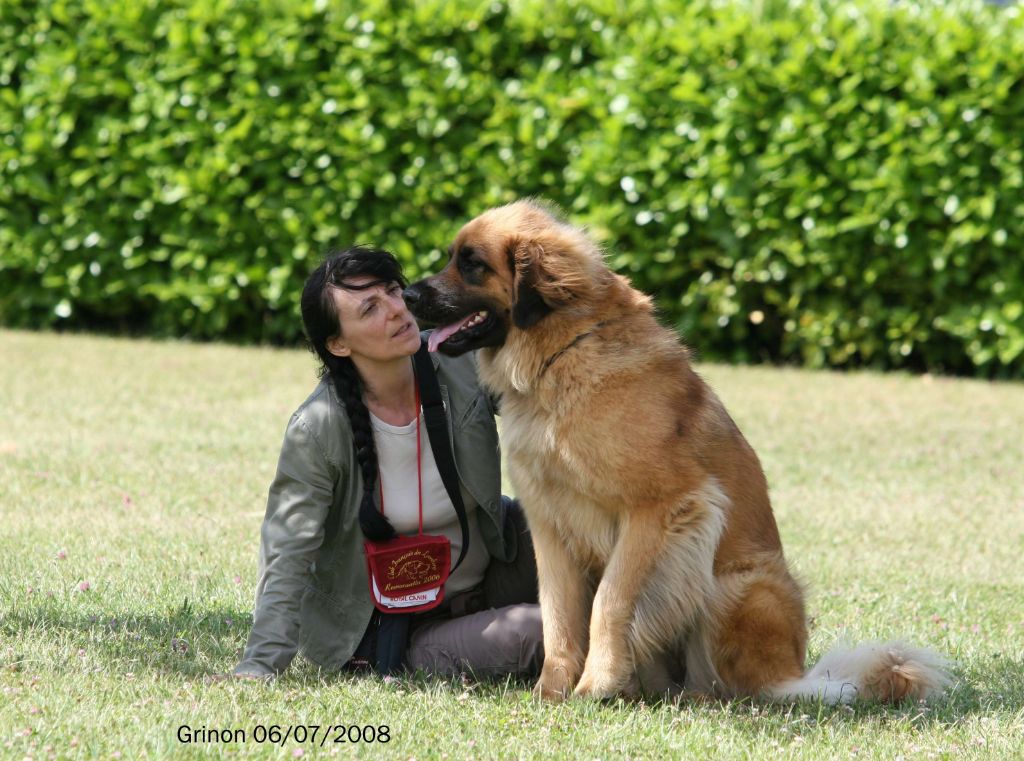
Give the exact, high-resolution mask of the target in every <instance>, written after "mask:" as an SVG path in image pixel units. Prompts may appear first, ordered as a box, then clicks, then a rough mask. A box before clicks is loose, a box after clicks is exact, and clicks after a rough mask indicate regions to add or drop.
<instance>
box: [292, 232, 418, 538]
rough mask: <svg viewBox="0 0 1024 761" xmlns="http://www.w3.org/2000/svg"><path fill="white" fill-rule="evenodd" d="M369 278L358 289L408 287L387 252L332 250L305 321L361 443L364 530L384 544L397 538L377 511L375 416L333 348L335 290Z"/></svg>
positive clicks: (355, 376) (305, 294) (306, 301)
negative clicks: (384, 285)
mask: <svg viewBox="0 0 1024 761" xmlns="http://www.w3.org/2000/svg"><path fill="white" fill-rule="evenodd" d="M360 275H369V276H371V277H373V278H375V279H374V281H372V282H370V283H367V284H366V285H364V286H360V287H359V288H358V290H362V289H363V288H370V287H373V286H375V285H378V284H380V283H398V284H399V285H401V286H402V287H405V285H406V281H405V278H404V277H403V276H402V270H401V266H400V265H399V264H398V261H397V260H396V259H395V257H394V256H393V255H391V254H390V253H388V252H386V251H381V250H378V249H372V248H368V247H365V246H354V247H352V248H349V249H346V250H344V251H331V252H329V253H328V254H327V257H326V258H325V259H324V261H323V262H322V263H321V264H320V266H319V267H317V268H316V269H315V270H314V271H313V273H312V274H311V275H310V276H309V278H308V279H307V280H306V285H305V287H304V288H303V289H302V299H301V308H302V322H303V325H304V326H305V328H306V340H307V343H308V346H309V349H310V351H312V352H314V353H315V354H316V355H317V356H318V357H319V359H320V363H321V366H320V369H319V376H320V377H321V378H323V377H324V376H325V375H329V376H330V378H331V381H332V383H333V384H334V388H335V391H336V392H337V394H338V398H339V399H340V400H341V402H342V404H344V405H345V411H346V412H347V414H348V419H349V425H350V426H351V428H352V439H353V443H354V445H355V455H356V461H357V462H358V463H359V470H360V472H361V473H362V476H363V499H362V502H361V503H360V505H359V526H360V528H361V529H362V531H363V535H364V536H365V537H366V538H367V539H370V540H371V541H384V540H386V539H391V538H392V537H394V536H396V532H395V529H394V527H393V526H392V525H391V521H389V520H388V519H387V518H385V517H384V515H383V514H382V513H381V512H380V511H379V510H378V509H377V506H376V504H375V503H374V499H373V493H374V490H375V488H376V486H377V479H378V471H377V450H376V447H375V446H374V443H373V428H372V427H371V425H370V412H369V410H367V408H366V403H365V402H364V401H363V382H362V379H361V378H360V377H359V372H358V371H357V370H356V366H355V364H354V363H353V362H352V360H351V359H350V358H349V357H338V356H336V355H334V354H331V352H330V351H329V350H328V349H327V342H328V341H329V340H330V339H331V338H333V337H335V336H337V335H339V334H340V333H341V330H342V326H341V324H340V322H339V320H338V314H337V310H336V307H335V305H334V299H333V297H332V296H331V293H330V291H331V288H352V286H350V285H348V284H346V282H345V281H346V280H347V279H350V278H352V277H357V276H360ZM332 518H333V520H330V521H329V523H330V525H329V526H328V531H333V526H334V524H335V522H336V519H337V516H332Z"/></svg>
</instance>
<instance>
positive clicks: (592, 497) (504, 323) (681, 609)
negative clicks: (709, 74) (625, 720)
mask: <svg viewBox="0 0 1024 761" xmlns="http://www.w3.org/2000/svg"><path fill="white" fill-rule="evenodd" d="M450 254H451V260H450V262H449V263H448V265H447V266H446V267H445V268H444V270H443V271H442V272H440V273H439V274H437V275H435V276H433V277H430V278H427V279H426V280H423V281H420V282H419V283H416V284H414V285H413V286H411V287H410V288H409V290H408V291H407V292H406V300H407V302H408V303H409V306H410V308H411V309H412V311H413V312H414V313H415V314H416V315H417V316H418V317H420V318H422V319H424V320H427V321H430V322H434V323H438V324H440V325H442V327H439V328H438V329H437V330H435V332H434V333H433V335H432V337H431V339H430V348H431V349H432V350H437V349H440V351H442V352H444V353H448V354H452V355H455V354H461V353H464V352H466V351H470V350H473V349H482V350H481V351H480V353H479V359H480V374H481V378H482V380H483V382H484V383H485V384H486V385H487V386H488V387H489V388H490V389H492V390H493V391H494V392H496V393H498V394H500V395H501V413H502V422H503V440H504V443H505V445H506V447H507V451H508V458H509V467H510V471H511V477H512V481H513V483H514V484H515V486H516V489H517V492H518V495H519V497H520V499H521V501H522V504H523V507H524V509H525V511H526V515H527V518H528V521H529V525H530V529H531V531H532V534H533V541H534V545H535V548H536V554H537V564H538V575H539V579H540V596H541V600H540V602H541V613H542V617H543V621H544V648H545V653H546V657H545V661H544V669H543V672H542V673H541V677H540V680H539V682H538V685H537V691H538V692H539V694H541V695H542V696H544V697H547V698H552V699H561V698H564V697H566V696H568V695H569V693H571V692H573V691H575V693H576V694H577V695H584V696H593V697H608V696H612V695H615V694H620V693H621V694H633V693H637V692H644V693H665V692H669V693H674V692H676V691H678V690H679V689H681V688H682V686H683V684H681V682H683V680H685V682H684V684H685V688H686V690H687V691H694V692H700V693H706V694H717V695H720V696H734V695H752V696H761V697H768V698H772V699H777V700H789V699H794V698H797V697H812V698H813V697H818V698H821V699H823V700H826V701H829V702H837V701H847V700H850V699H852V698H854V697H855V696H861V697H868V698H873V699H879V700H897V699H900V698H904V697H914V698H919V697H927V696H930V695H932V694H935V693H938V692H939V691H941V689H942V687H943V686H944V685H945V683H946V682H947V681H948V678H947V676H946V675H945V673H944V671H943V669H942V659H940V658H939V657H938V656H936V655H935V654H933V653H931V652H929V651H926V650H915V649H911V648H907V647H904V646H903V645H901V644H899V643H889V644H884V645H862V646H860V647H858V648H855V649H853V650H851V651H845V652H833V653H829V654H828V655H826V656H825V658H824V659H823V660H822V661H821V662H820V663H819V664H818V665H817V666H816V667H815V668H814V669H812V670H811V671H810V672H808V673H806V674H805V673H804V655H805V647H806V644H807V628H806V623H805V616H804V603H803V595H802V593H801V590H800V587H799V585H798V584H797V583H796V582H795V581H794V580H793V577H792V576H791V575H790V573H789V570H788V568H787V567H786V561H785V559H784V558H783V554H782V545H781V542H780V540H779V532H778V529H777V528H776V525H775V519H774V517H773V515H772V508H771V504H770V502H769V500H768V488H767V484H766V481H765V477H764V474H763V472H762V470H761V465H760V463H759V461H758V459H757V455H755V454H754V451H753V450H752V449H751V447H750V445H749V444H747V442H746V440H745V439H744V438H743V435H742V434H741V433H740V431H739V429H738V428H737V427H736V425H735V423H733V421H732V419H731V418H730V417H729V415H728V413H727V412H726V411H725V408H724V407H723V406H722V403H721V402H720V401H719V400H718V398H717V397H716V396H715V394H714V392H713V391H712V390H711V389H710V388H709V387H708V386H707V385H705V383H704V382H703V381H702V380H701V379H700V378H699V377H698V376H697V375H696V374H695V373H694V371H693V370H692V369H691V366H690V361H689V354H688V352H687V349H686V348H685V347H684V346H682V345H681V344H680V343H679V341H678V339H677V337H676V336H675V334H674V333H672V332H671V331H669V330H667V329H666V328H663V327H661V326H660V325H659V324H658V323H657V321H656V320H655V317H654V314H653V313H652V308H651V302H650V299H649V298H648V297H647V296H645V295H643V294H642V293H640V292H638V291H636V290H635V289H633V288H632V287H631V286H630V284H629V282H628V281H627V280H626V279H625V278H623V277H621V276H618V275H616V274H614V273H612V272H611V271H610V270H609V269H608V268H607V266H606V265H605V263H604V260H603V257H602V254H601V252H600V250H599V249H598V247H597V246H596V245H595V244H594V243H593V242H592V241H591V240H590V238H588V237H587V235H586V234H585V233H584V232H582V231H581V230H579V229H577V228H575V227H573V226H571V225H569V224H567V223H565V222H564V221H562V220H561V219H560V218H559V217H558V216H557V215H556V214H555V213H554V212H553V211H552V210H550V209H549V208H547V207H546V206H543V205H541V204H539V203H537V202H534V201H519V202H517V203H514V204H511V205H509V206H504V207H501V208H498V209H492V210H491V211H488V212H486V213H485V214H483V215H481V216H480V217H477V218H476V219H474V220H472V221H471V222H469V223H468V224H467V225H465V227H463V228H462V230H461V231H460V232H459V234H458V236H457V237H456V239H455V242H454V244H453V245H452V246H451V249H450ZM588 622H589V626H588ZM588 643H589V647H588Z"/></svg>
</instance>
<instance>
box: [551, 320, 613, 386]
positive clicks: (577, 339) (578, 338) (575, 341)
mask: <svg viewBox="0 0 1024 761" xmlns="http://www.w3.org/2000/svg"><path fill="white" fill-rule="evenodd" d="M607 324H608V320H602V321H601V322H599V323H597V325H595V326H594V327H592V328H591V329H590V330H588V331H587V332H586V333H580V334H579V335H578V336H576V337H575V338H574V339H572V340H571V341H570V342H569V344H568V345H567V346H563V347H562V348H561V349H559V350H558V351H556V352H555V353H554V354H552V355H551V356H550V357H548V358H547V359H546V360H545V361H544V365H543V366H542V367H541V368H540V373H538V374H537V379H538V380H539V379H540V378H541V377H543V375H544V373H546V372H547V371H548V368H549V367H551V365H553V364H554V363H555V361H556V360H557V359H558V358H559V357H561V356H562V355H563V354H565V353H566V352H567V351H569V349H571V348H572V347H574V346H575V345H576V344H578V343H579V342H580V341H582V340H583V339H584V338H586V337H587V336H589V335H591V334H592V333H594V331H596V330H599V329H600V328H603V327H604V326H605V325H607Z"/></svg>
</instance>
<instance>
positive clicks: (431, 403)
mask: <svg viewBox="0 0 1024 761" xmlns="http://www.w3.org/2000/svg"><path fill="white" fill-rule="evenodd" d="M413 367H414V368H415V370H416V382H417V383H419V386H420V403H421V404H422V405H423V420H424V422H426V424H427V437H428V438H429V439H430V451H432V452H433V453H434V463H435V464H436V465H437V472H438V473H440V474H441V480H442V481H443V482H444V488H445V491H447V492H448V496H449V497H450V498H451V500H452V505H453V506H454V507H455V514H456V515H457V516H458V517H459V527H460V528H461V529H462V549H461V550H460V551H459V559H458V560H457V561H455V565H453V566H452V570H451V572H452V573H455V569H456V568H458V567H459V564H460V563H461V562H462V560H463V558H465V557H466V550H468V549H469V519H468V518H467V517H466V506H465V505H464V504H463V503H462V490H461V489H460V488H459V473H458V471H457V470H456V469H455V458H454V457H453V456H452V447H451V442H450V440H449V438H448V417H447V415H445V413H444V400H443V399H442V398H441V386H440V385H439V384H438V382H437V373H436V372H434V363H433V361H432V360H431V359H430V352H429V351H427V343H426V341H423V342H421V343H420V349H419V351H417V352H416V356H415V357H413Z"/></svg>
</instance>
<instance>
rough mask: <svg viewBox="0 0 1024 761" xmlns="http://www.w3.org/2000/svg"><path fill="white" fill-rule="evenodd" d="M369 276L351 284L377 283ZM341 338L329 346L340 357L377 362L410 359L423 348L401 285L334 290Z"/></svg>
mask: <svg viewBox="0 0 1024 761" xmlns="http://www.w3.org/2000/svg"><path fill="white" fill-rule="evenodd" d="M373 280H374V278H373V277H371V276H369V275H362V276H359V277H354V278H352V279H351V280H349V281H348V282H349V284H351V285H354V286H360V285H366V284H367V283H371V282H373ZM331 296H332V297H333V298H334V305H335V309H336V310H337V312H338V322H339V323H340V324H341V332H340V335H337V336H335V337H334V338H332V339H331V340H329V341H328V342H327V349H328V351H330V352H331V353H332V354H335V355H337V356H339V357H352V358H353V359H357V360H358V359H367V360H372V361H377V362H383V361H388V360H392V359H397V358H399V357H408V356H411V355H412V354H415V353H416V350H417V349H419V348H420V332H419V330H418V329H417V328H416V320H415V319H413V316H412V314H410V313H409V310H408V309H407V308H406V306H405V302H404V301H403V300H402V287H401V286H400V285H399V284H398V283H388V284H386V285H385V284H383V283H378V284H377V285H374V286H372V287H370V288H367V289H366V290H360V291H356V290H349V289H347V288H332V289H331Z"/></svg>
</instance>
